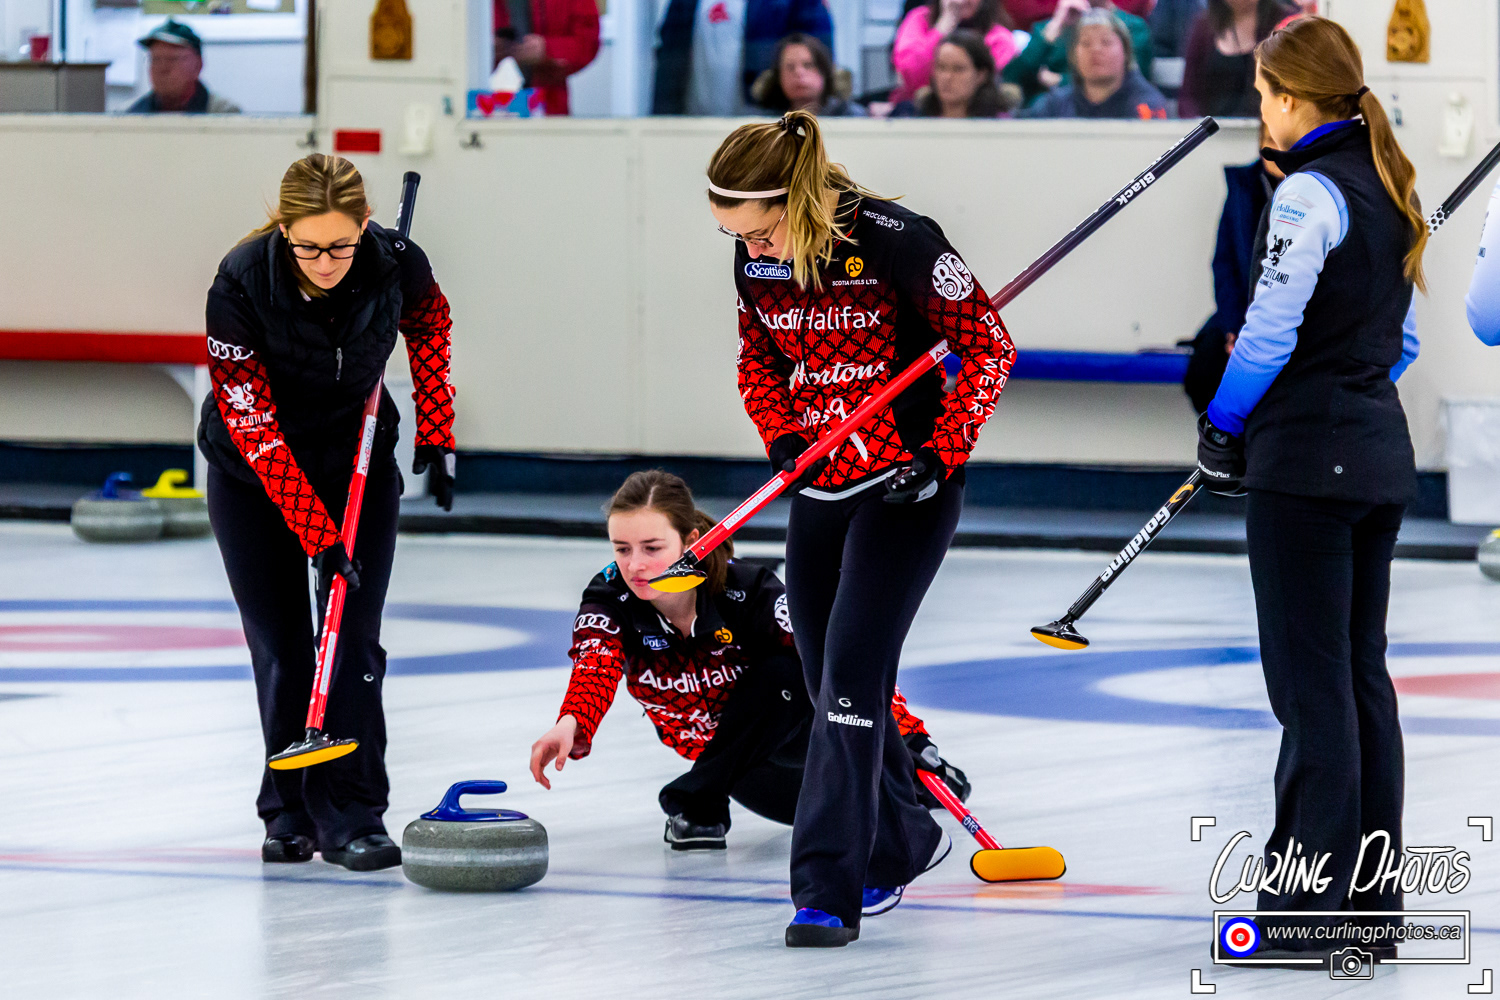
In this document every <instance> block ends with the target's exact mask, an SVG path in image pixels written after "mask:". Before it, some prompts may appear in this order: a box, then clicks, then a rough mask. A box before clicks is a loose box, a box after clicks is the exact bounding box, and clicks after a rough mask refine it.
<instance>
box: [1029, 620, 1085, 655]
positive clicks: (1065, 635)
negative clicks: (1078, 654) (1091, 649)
mask: <svg viewBox="0 0 1500 1000" xmlns="http://www.w3.org/2000/svg"><path fill="white" fill-rule="evenodd" d="M1031 634H1032V635H1033V636H1035V637H1036V640H1037V641H1038V642H1045V643H1046V644H1047V645H1049V646H1054V647H1056V648H1058V649H1087V648H1088V645H1089V641H1088V640H1087V639H1085V638H1084V637H1083V636H1082V635H1080V634H1079V633H1078V630H1077V629H1076V628H1074V627H1073V623H1072V622H1071V621H1069V620H1068V619H1066V618H1059V619H1058V620H1057V621H1055V622H1051V623H1049V624H1047V625H1038V626H1037V627H1036V628H1034V629H1032V630H1031Z"/></svg>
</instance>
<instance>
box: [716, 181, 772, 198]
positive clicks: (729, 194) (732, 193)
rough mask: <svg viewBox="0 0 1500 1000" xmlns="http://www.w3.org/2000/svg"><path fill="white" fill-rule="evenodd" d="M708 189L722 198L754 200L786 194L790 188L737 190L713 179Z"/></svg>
mask: <svg viewBox="0 0 1500 1000" xmlns="http://www.w3.org/2000/svg"><path fill="white" fill-rule="evenodd" d="M708 189H709V190H710V191H712V192H713V193H714V194H716V195H718V196H719V197H720V198H739V199H742V200H744V201H754V200H756V199H761V198H775V197H777V196H778V195H783V194H786V193H787V192H788V191H789V190H790V188H775V189H774V190H771V191H736V190H734V189H733V188H722V187H719V185H717V184H715V183H714V182H713V181H709V182H708Z"/></svg>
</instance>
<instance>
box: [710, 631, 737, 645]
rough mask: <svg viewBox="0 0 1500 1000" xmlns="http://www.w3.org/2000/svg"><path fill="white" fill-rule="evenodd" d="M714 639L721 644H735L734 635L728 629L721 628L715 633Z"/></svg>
mask: <svg viewBox="0 0 1500 1000" xmlns="http://www.w3.org/2000/svg"><path fill="white" fill-rule="evenodd" d="M714 638H715V639H716V640H718V641H719V642H733V641H734V633H733V632H731V631H729V630H728V629H727V628H721V629H719V630H718V631H717V632H715V633H714Z"/></svg>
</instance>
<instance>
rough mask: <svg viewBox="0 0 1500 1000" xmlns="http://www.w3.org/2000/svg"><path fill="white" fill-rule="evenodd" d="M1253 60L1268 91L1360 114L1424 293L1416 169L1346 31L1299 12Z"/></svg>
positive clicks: (1342, 114)
mask: <svg viewBox="0 0 1500 1000" xmlns="http://www.w3.org/2000/svg"><path fill="white" fill-rule="evenodd" d="M1255 62H1256V66H1257V68H1258V71H1259V72H1260V74H1261V76H1263V77H1265V79H1266V83H1268V84H1270V86H1271V91H1272V93H1276V94H1289V95H1291V96H1292V97H1295V98H1297V99H1298V100H1300V101H1310V102H1312V104H1313V105H1314V106H1315V107H1316V108H1317V109H1318V111H1319V112H1321V113H1322V114H1323V115H1324V116H1326V117H1329V118H1333V119H1344V118H1353V117H1354V116H1355V115H1359V116H1361V117H1362V118H1364V120H1365V125H1366V127H1367V128H1368V129H1369V132H1370V153H1371V155H1372V157H1373V158H1374V160H1375V170H1376V172H1377V173H1379V175H1380V183H1381V184H1382V185H1384V187H1385V191H1386V194H1388V195H1390V198H1391V201H1393V202H1394V203H1395V205H1396V207H1397V208H1398V209H1400V211H1401V214H1402V215H1404V216H1406V221H1407V222H1408V224H1410V226H1411V229H1412V244H1411V249H1409V250H1407V252H1406V258H1405V267H1404V270H1405V273H1406V278H1407V280H1408V281H1410V282H1412V284H1414V285H1416V286H1417V288H1419V289H1421V290H1422V291H1423V292H1426V291H1427V276H1426V274H1425V272H1424V271H1423V270H1422V252H1423V251H1424V250H1426V249H1427V222H1426V220H1424V219H1423V218H1422V203H1421V201H1420V200H1419V199H1418V198H1417V192H1416V187H1417V170H1416V167H1414V166H1412V162H1411V160H1410V159H1408V158H1407V156H1406V153H1404V152H1403V151H1402V149H1401V144H1400V143H1399V142H1397V141H1396V134H1395V133H1394V132H1393V131H1391V122H1390V119H1389V118H1387V117H1386V114H1385V108H1383V107H1382V106H1381V104H1380V99H1379V98H1378V97H1376V96H1375V95H1374V94H1373V93H1371V92H1370V89H1369V88H1368V87H1366V86H1365V82H1364V79H1365V70H1364V61H1363V60H1362V59H1361V58H1360V54H1359V46H1358V45H1355V44H1354V39H1353V38H1352V37H1350V35H1349V32H1347V31H1345V30H1344V28H1343V26H1342V25H1340V24H1338V23H1337V22H1334V21H1330V20H1328V19H1327V18H1326V17H1301V18H1298V19H1297V20H1295V21H1292V22H1291V23H1290V24H1288V25H1287V26H1286V27H1284V28H1279V29H1277V30H1276V31H1273V32H1271V34H1270V35H1269V36H1268V37H1267V38H1266V39H1265V41H1263V42H1261V43H1260V44H1259V45H1257V46H1256V47H1255Z"/></svg>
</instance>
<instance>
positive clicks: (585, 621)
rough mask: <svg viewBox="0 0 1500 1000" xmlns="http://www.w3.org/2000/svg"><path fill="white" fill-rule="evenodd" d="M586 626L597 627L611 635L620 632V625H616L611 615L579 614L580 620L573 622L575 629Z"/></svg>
mask: <svg viewBox="0 0 1500 1000" xmlns="http://www.w3.org/2000/svg"><path fill="white" fill-rule="evenodd" d="M585 628H596V629H598V630H599V631H601V632H608V633H609V634H610V635H619V634H620V626H618V625H616V624H615V623H614V620H613V619H612V618H610V617H609V615H579V616H578V620H577V621H575V622H574V623H573V630H574V631H577V630H579V629H585Z"/></svg>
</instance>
